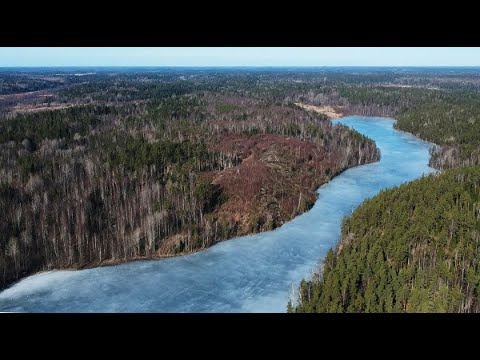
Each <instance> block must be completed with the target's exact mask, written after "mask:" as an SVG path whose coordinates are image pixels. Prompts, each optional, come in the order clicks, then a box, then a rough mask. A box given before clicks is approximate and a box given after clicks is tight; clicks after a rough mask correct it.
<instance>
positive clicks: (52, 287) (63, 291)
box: [0, 116, 434, 312]
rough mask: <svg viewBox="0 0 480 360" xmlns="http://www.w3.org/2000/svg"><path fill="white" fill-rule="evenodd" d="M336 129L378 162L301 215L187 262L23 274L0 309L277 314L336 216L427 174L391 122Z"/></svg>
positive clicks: (333, 239) (360, 121) (351, 174)
mask: <svg viewBox="0 0 480 360" xmlns="http://www.w3.org/2000/svg"><path fill="white" fill-rule="evenodd" d="M336 122H339V123H342V124H345V125H348V126H350V127H352V128H354V129H356V130H357V131H359V132H360V133H362V134H365V135H367V136H368V137H370V138H372V139H373V140H375V142H376V143H377V146H378V147H379V148H380V150H381V155H382V158H381V160H380V161H379V162H376V163H373V164H368V165H362V166H358V167H355V168H352V169H349V170H347V171H345V172H343V173H342V174H340V175H339V176H337V177H335V178H334V179H333V180H332V181H330V182H329V183H327V184H325V185H323V186H322V187H320V188H319V190H318V200H317V202H316V203H315V205H314V206H313V208H312V209H311V210H310V211H308V212H307V213H305V214H303V215H301V216H298V217H296V218H295V219H294V220H292V221H290V222H289V223H287V224H285V225H283V226H282V227H280V228H278V229H276V230H274V231H270V232H265V233H261V234H256V235H251V236H244V237H239V238H236V239H233V240H229V241H225V242H222V243H220V244H218V245H215V246H213V247H211V248H209V249H207V250H204V251H201V252H199V253H195V254H191V255H187V256H182V257H176V258H169V259H162V260H150V261H136V262H131V263H127V264H123V265H118V266H110V267H101V268H95V269H87V270H80V271H49V272H44V273H40V274H37V275H33V276H30V277H28V278H26V279H23V280H22V281H20V282H18V283H17V284H15V285H14V286H12V287H10V288H8V289H6V290H4V291H3V292H1V293H0V311H22V312H23V311H26V312H284V311H285V310H286V305H287V302H288V299H289V293H290V290H291V289H292V288H296V287H297V286H298V284H299V282H300V280H301V279H302V278H304V277H308V276H310V274H311V273H312V270H313V269H314V268H316V266H317V265H318V262H319V259H321V258H322V257H323V256H324V255H325V254H326V252H327V251H328V249H330V248H331V247H333V246H335V244H336V243H337V242H338V240H339V238H340V226H341V222H342V219H343V217H344V216H347V215H349V214H350V213H351V212H352V211H353V209H355V207H357V206H358V205H359V204H360V203H361V202H362V201H363V200H365V199H366V198H369V197H372V196H374V195H375V194H377V193H378V192H379V191H380V190H382V189H385V188H389V187H392V186H394V185H398V184H401V183H403V182H405V181H409V180H413V179H415V178H418V177H420V176H422V174H427V173H431V172H433V171H434V170H433V169H431V168H429V167H428V159H429V152H428V150H429V148H430V146H431V144H430V143H427V142H424V141H421V140H419V139H417V138H415V137H414V136H412V135H409V134H406V133H402V132H399V131H396V130H395V129H393V124H394V120H393V119H386V118H373V117H363V116H351V117H345V118H342V119H338V120H336Z"/></svg>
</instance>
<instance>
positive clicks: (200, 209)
mask: <svg viewBox="0 0 480 360" xmlns="http://www.w3.org/2000/svg"><path fill="white" fill-rule="evenodd" d="M479 74H480V72H479V69H476V68H454V69H452V68H445V69H443V68H389V69H385V68H330V69H326V68H311V69H309V68H293V69H275V68H257V69H255V68H254V69H216V68H203V69H198V68H197V69H195V68H182V69H178V68H177V69H176V68H159V69H155V68H145V69H143V68H135V69H120V68H112V69H108V68H105V69H81V68H79V69H61V68H57V69H43V70H39V69H23V70H21V71H20V70H18V69H17V70H11V69H10V70H4V71H1V72H0V213H1V214H4V216H2V217H1V218H0V274H1V275H0V288H1V287H5V286H8V285H9V284H11V283H12V282H14V281H16V280H18V279H20V278H22V277H24V276H27V275H29V274H32V273H35V272H37V271H41V270H47V269H54V268H83V267H91V266H99V265H107V264H115V263H119V262H124V261H128V260H134V259H147V258H154V257H164V256H175V255H181V254H186V253H189V252H194V251H198V250H201V249H203V248H206V247H208V246H211V245H213V244H215V243H217V242H219V241H222V240H226V239H229V238H232V237H235V236H238V235H244V234H249V233H254V232H259V231H266V230H270V229H274V228H276V227H278V226H281V225H282V224H283V223H285V222H286V221H288V220H290V219H292V218H293V217H294V216H296V215H298V214H300V213H302V212H304V211H306V210H308V209H309V208H310V207H311V206H312V205H313V203H314V201H315V200H316V193H315V190H316V189H317V188H318V187H319V186H320V185H321V184H323V183H325V182H327V181H328V180H329V179H331V178H332V177H333V176H335V175H336V174H338V173H339V172H341V171H343V170H345V169H347V168H349V167H352V166H356V165H359V164H364V163H369V162H373V161H376V160H378V159H379V157H380V153H379V151H378V150H377V149H376V147H375V144H374V143H373V142H371V141H370V140H369V139H367V138H365V137H363V136H362V135H360V134H358V133H356V132H355V131H352V130H349V129H348V128H346V127H343V126H340V125H335V126H333V125H332V123H331V122H330V121H329V119H328V118H327V117H326V116H324V115H322V114H318V113H313V112H308V111H305V110H304V109H303V108H301V107H299V106H296V105H295V103H302V104H310V105H317V106H318V105H327V106H330V107H332V108H334V109H336V110H337V111H339V112H341V113H343V114H345V115H355V114H358V115H371V116H388V117H394V118H395V119H397V122H396V125H395V126H396V128H397V129H399V130H403V131H407V132H410V133H412V134H414V135H416V136H419V137H420V138H422V139H425V140H428V141H431V142H433V143H434V144H436V145H435V146H434V147H433V148H432V151H431V160H430V165H431V166H433V167H435V168H437V169H440V170H442V172H441V173H440V174H438V175H432V176H429V177H425V178H422V179H419V180H417V181H414V182H412V183H409V184H404V185H402V186H400V187H398V188H395V189H391V190H388V191H384V192H382V193H381V194H379V195H378V196H377V197H374V198H373V199H370V200H368V201H366V202H365V203H364V204H363V205H362V206H360V207H359V208H358V209H357V210H356V211H354V212H353V214H352V216H351V217H349V218H347V219H345V221H344V224H343V227H342V239H341V241H340V243H339V245H338V247H337V248H336V249H333V250H331V251H330V252H329V253H328V255H327V256H326V258H325V259H324V260H323V262H322V266H321V267H320V268H319V269H318V270H317V274H316V275H315V276H314V277H313V278H311V279H307V280H304V281H302V283H301V286H300V288H299V290H298V295H299V296H298V298H297V299H296V300H295V301H292V302H291V303H290V304H289V305H288V310H289V311H290V312H478V311H480V309H479V298H478V295H479V291H480V290H479V289H480V287H479V286H480V285H479V283H480V281H479V279H478V274H479V271H478V270H479V269H478V265H477V263H478V261H477V259H478V254H477V252H478V246H477V243H478V239H479V236H478V232H479V230H480V229H479V224H480V222H479V218H480V213H479V205H478V204H479V203H480V202H479V190H478V189H479V184H478V182H479V176H480V175H479V169H480V151H479V149H480V128H479V126H480V125H479V119H480V102H479V100H478V99H480V97H479V95H480V94H479V92H480V76H479Z"/></svg>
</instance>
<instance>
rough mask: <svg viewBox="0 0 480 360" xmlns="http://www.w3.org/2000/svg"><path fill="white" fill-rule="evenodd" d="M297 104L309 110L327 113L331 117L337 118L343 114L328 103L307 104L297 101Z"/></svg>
mask: <svg viewBox="0 0 480 360" xmlns="http://www.w3.org/2000/svg"><path fill="white" fill-rule="evenodd" d="M295 105H297V106H300V107H301V108H303V109H305V110H308V111H315V112H318V113H321V114H325V115H327V116H328V118H329V119H337V118H340V117H342V116H343V114H342V113H341V112H339V111H338V110H336V109H334V108H333V107H331V106H327V105H324V106H316V105H307V104H302V103H295Z"/></svg>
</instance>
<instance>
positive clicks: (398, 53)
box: [0, 47, 480, 67]
mask: <svg viewBox="0 0 480 360" xmlns="http://www.w3.org/2000/svg"><path fill="white" fill-rule="evenodd" d="M15 66H480V48H459V47H454V48H445V47H444V48H433V47H432V48H392V47H390V48H388V47H383V48H381V47H377V48H373V47H370V48H367V47H365V48H345V47H344V48H341V47H336V48H334V47H333V48H332V47H330V48H327V47H323V48H313V47H310V48H300V47H290V48H279V47H276V48H275V47H271V48H269V47H254V48H251V47H250V48H248V47H237V48H231V47H230V48H229V47H224V48H219V47H210V48H208V47H190V48H186V47H173V48H171V47H163V48H162V47H159V48H146V47H136V48H118V47H117V48H115V47H97V48H87V47H83V48H82V47H72V48H69V47H57V48H54V47H50V48H48V47H37V48H34V47H30V48H26V47H25V48H14V47H12V48H8V47H3V48H0V67H15Z"/></svg>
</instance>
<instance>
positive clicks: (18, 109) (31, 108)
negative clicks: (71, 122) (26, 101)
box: [12, 104, 73, 114]
mask: <svg viewBox="0 0 480 360" xmlns="http://www.w3.org/2000/svg"><path fill="white" fill-rule="evenodd" d="M72 106H73V105H72V104H50V106H46V105H45V104H37V105H17V106H14V107H13V108H12V112H13V113H17V114H18V113H23V114H24V113H32V112H38V111H46V110H60V109H66V108H69V107H72Z"/></svg>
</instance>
